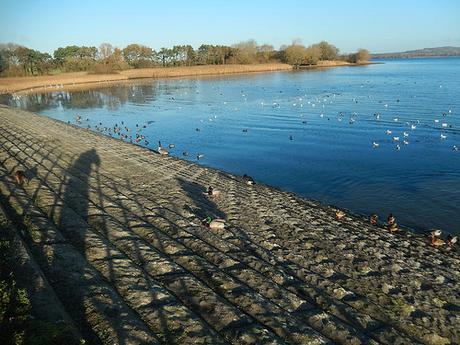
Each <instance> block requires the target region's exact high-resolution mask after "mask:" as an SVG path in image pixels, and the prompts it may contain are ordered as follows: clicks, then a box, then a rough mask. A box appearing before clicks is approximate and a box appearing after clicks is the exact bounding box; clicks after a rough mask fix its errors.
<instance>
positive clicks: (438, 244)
mask: <svg viewBox="0 0 460 345" xmlns="http://www.w3.org/2000/svg"><path fill="white" fill-rule="evenodd" d="M445 244H446V242H444V241H443V240H441V239H440V238H439V237H436V236H432V237H431V245H432V246H433V247H441V246H443V245H445Z"/></svg>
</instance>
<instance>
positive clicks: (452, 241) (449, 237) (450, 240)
mask: <svg viewBox="0 0 460 345" xmlns="http://www.w3.org/2000/svg"><path fill="white" fill-rule="evenodd" d="M457 240H458V237H457V236H452V235H451V234H449V235H447V245H448V246H449V247H450V248H452V247H453V245H454V244H455V243H457Z"/></svg>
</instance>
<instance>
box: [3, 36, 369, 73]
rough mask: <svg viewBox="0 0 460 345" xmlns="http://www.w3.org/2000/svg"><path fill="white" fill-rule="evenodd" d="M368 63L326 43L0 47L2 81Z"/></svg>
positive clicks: (364, 53) (363, 53)
mask: <svg viewBox="0 0 460 345" xmlns="http://www.w3.org/2000/svg"><path fill="white" fill-rule="evenodd" d="M368 59H369V52H368V51H367V50H365V49H360V50H358V51H357V52H356V53H353V54H348V55H340V54H339V50H338V49H337V48H336V47H335V46H333V45H332V44H329V43H328V42H326V41H322V42H320V43H317V44H313V45H310V46H304V45H302V43H301V42H300V41H293V42H292V44H290V45H286V46H282V47H281V48H280V49H278V50H276V49H275V48H274V47H273V46H272V45H270V44H262V45H259V44H257V42H256V41H254V40H248V41H244V42H240V43H237V44H234V45H232V46H225V45H212V44H202V45H201V46H199V47H198V48H197V49H195V48H193V47H192V46H190V45H175V46H173V47H172V48H164V47H163V48H160V49H159V50H154V49H153V48H150V47H147V46H145V45H142V44H135V43H133V44H129V45H128V46H126V47H124V48H122V49H121V48H117V47H114V46H112V45H111V44H110V43H102V44H101V45H100V46H99V47H94V46H91V47H87V46H76V45H71V46H66V47H59V48H57V49H56V50H55V51H54V52H53V55H51V54H49V53H43V52H40V51H37V50H33V49H30V48H27V47H23V46H20V45H17V44H14V43H8V44H0V76H7V77H12V76H33V75H50V74H58V73H61V72H80V71H86V72H88V73H94V74H113V73H119V71H122V70H128V69H139V68H152V67H172V66H200V65H231V64H265V63H276V62H283V63H287V64H290V65H292V66H294V67H295V68H298V67H301V66H313V65H317V64H321V62H325V61H336V60H340V61H346V62H350V63H359V62H363V61H367V60H368Z"/></svg>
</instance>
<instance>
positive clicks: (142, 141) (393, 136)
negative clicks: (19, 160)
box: [15, 91, 459, 250]
mask: <svg viewBox="0 0 460 345" xmlns="http://www.w3.org/2000/svg"><path fill="white" fill-rule="evenodd" d="M282 92H283V91H279V93H282ZM220 95H222V94H220ZM340 95H341V94H340V93H332V94H326V95H324V96H322V97H316V98H314V99H313V100H308V99H307V98H306V95H305V96H302V97H296V98H295V99H293V100H292V99H291V100H290V101H289V104H287V105H288V106H291V107H292V108H297V109H296V110H297V111H299V110H300V113H299V115H300V117H301V122H302V124H303V125H306V124H308V123H309V122H310V120H308V121H307V120H306V117H305V113H307V111H305V109H306V108H307V107H311V108H316V109H318V108H319V109H320V110H319V111H318V112H317V114H316V115H317V116H318V115H319V118H321V119H324V120H327V121H331V120H334V119H335V120H336V121H338V122H343V123H346V122H348V124H349V125H354V124H355V122H357V121H358V120H359V119H360V116H359V115H358V113H356V112H353V113H351V114H349V115H348V114H346V113H344V112H338V113H337V114H336V116H335V117H334V116H330V115H329V116H326V115H325V111H324V110H323V109H324V108H325V107H326V104H331V103H333V99H334V98H335V97H337V96H340ZM241 97H242V100H243V101H244V102H247V96H246V93H245V92H244V91H241ZM368 98H371V96H368ZM169 100H170V101H172V102H175V101H176V99H175V98H174V97H170V98H169ZM352 102H353V103H354V104H357V103H358V102H359V100H358V99H356V98H353V99H352ZM399 102H400V100H399V99H396V103H399ZM378 103H380V104H381V105H382V106H383V109H384V110H382V111H385V110H388V108H389V107H390V105H389V104H388V103H384V102H383V101H378ZM223 104H224V106H227V105H229V104H230V102H228V101H223ZM259 105H260V106H261V107H269V108H272V109H273V110H274V111H276V110H278V109H280V108H281V107H283V108H284V107H285V106H286V104H285V103H282V101H280V100H276V101H272V102H264V101H261V102H260V104H259ZM181 108H182V107H180V106H179V109H181ZM302 108H303V109H302ZM321 108H323V109H321ZM233 110H234V111H239V110H240V109H239V108H238V107H235V108H233ZM452 116H453V112H452V109H447V111H445V112H442V113H440V114H439V115H438V116H435V117H434V118H432V125H429V124H427V122H426V121H425V122H424V123H422V122H421V121H420V120H418V119H414V120H411V121H404V120H402V119H401V118H400V117H399V116H396V115H393V116H391V115H388V114H382V113H380V112H375V113H374V114H373V115H371V116H368V117H371V118H373V120H374V121H380V120H381V119H382V118H385V120H386V121H384V122H383V123H386V124H388V123H392V126H388V127H387V129H383V130H384V133H382V134H384V135H385V137H386V138H387V139H386V140H384V139H380V140H374V141H373V142H372V148H373V149H378V148H379V147H381V145H384V144H388V143H391V144H393V145H394V149H395V150H397V151H399V150H401V148H402V147H404V146H407V145H409V144H410V143H411V137H412V136H413V134H414V132H415V131H416V130H417V129H418V128H419V127H432V128H434V129H437V130H439V131H438V133H439V134H438V139H439V140H441V141H445V140H446V139H447V138H448V131H449V130H452V129H453V128H454V126H453V124H451V123H449V118H450V117H452ZM216 119H217V115H213V116H211V117H209V118H208V121H210V122H212V121H215V120H216ZM74 120H75V123H76V124H77V125H79V126H81V127H86V128H87V129H90V130H94V131H97V132H99V133H102V134H106V135H109V136H111V137H115V138H118V139H121V140H123V141H127V142H131V143H135V144H138V145H142V146H147V147H148V146H149V145H150V140H149V138H148V137H147V136H146V135H144V134H143V133H144V131H145V130H146V129H147V128H148V127H149V126H150V125H152V124H153V123H154V122H155V121H153V120H152V121H147V122H145V123H143V124H142V123H141V124H139V123H136V124H135V126H134V127H129V126H128V125H127V124H125V122H124V121H120V122H119V123H118V122H117V123H115V124H113V125H110V126H106V125H104V124H103V123H102V122H98V123H97V124H93V125H91V123H92V122H91V121H90V119H89V118H88V117H86V118H85V119H84V118H83V117H82V116H81V115H76V116H75V117H74ZM203 121H204V120H201V122H203ZM68 123H70V121H68ZM201 130H202V129H201V128H200V127H197V128H195V131H196V132H200V131H201ZM249 130H250V129H249V128H242V129H241V131H242V133H248V131H249ZM383 130H382V131H383ZM288 138H289V140H291V141H292V140H294V135H293V134H290V135H289V137H288ZM174 148H175V144H174V143H168V144H166V145H165V146H163V145H162V143H161V140H158V147H157V150H156V151H157V153H159V154H160V155H162V156H168V155H169V153H170V150H173V149H174ZM451 149H452V151H459V147H458V146H457V145H452V146H451ZM182 155H183V156H185V157H187V156H189V152H188V151H183V152H182ZM195 157H196V159H197V160H200V159H202V158H203V157H204V153H202V152H197V153H196V154H195ZM15 177H16V181H17V182H18V184H22V183H23V180H24V177H23V176H21V172H20V171H18V172H17V175H16V176H15ZM243 180H244V182H245V183H246V184H247V185H253V184H255V182H254V179H253V178H252V177H250V176H248V175H244V176H243ZM206 194H207V195H208V196H209V197H212V198H216V197H219V196H221V195H222V194H223V193H222V192H221V191H219V190H216V189H214V188H213V187H212V186H210V187H209V188H208V190H207V191H206ZM345 216H346V214H345V212H343V211H341V210H336V211H335V218H336V219H337V220H341V219H342V218H344V217H345ZM369 221H370V223H371V224H372V225H374V226H377V225H379V221H378V216H377V215H376V214H373V215H371V216H370V219H369ZM202 223H203V225H205V226H207V227H210V228H215V229H223V228H225V226H226V224H225V220H223V219H213V218H212V217H206V218H205V219H203V221H202ZM385 227H386V228H387V230H388V231H389V232H390V233H392V234H393V233H395V232H397V231H399V227H398V225H397V223H396V219H395V217H394V216H393V215H392V214H390V215H389V216H388V218H387V221H386V223H385ZM441 233H442V232H441V230H432V231H430V232H429V234H428V239H429V243H430V244H431V245H432V246H433V247H441V246H446V247H447V248H448V249H449V250H450V249H451V248H453V246H454V245H455V244H456V243H457V240H458V238H457V236H453V235H451V234H449V235H448V236H447V237H446V239H445V240H443V239H441Z"/></svg>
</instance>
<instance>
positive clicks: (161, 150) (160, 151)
mask: <svg viewBox="0 0 460 345" xmlns="http://www.w3.org/2000/svg"><path fill="white" fill-rule="evenodd" d="M158 153H159V154H160V155H162V156H167V155H168V154H169V152H168V150H166V149H165V148H163V147H161V141H158Z"/></svg>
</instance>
